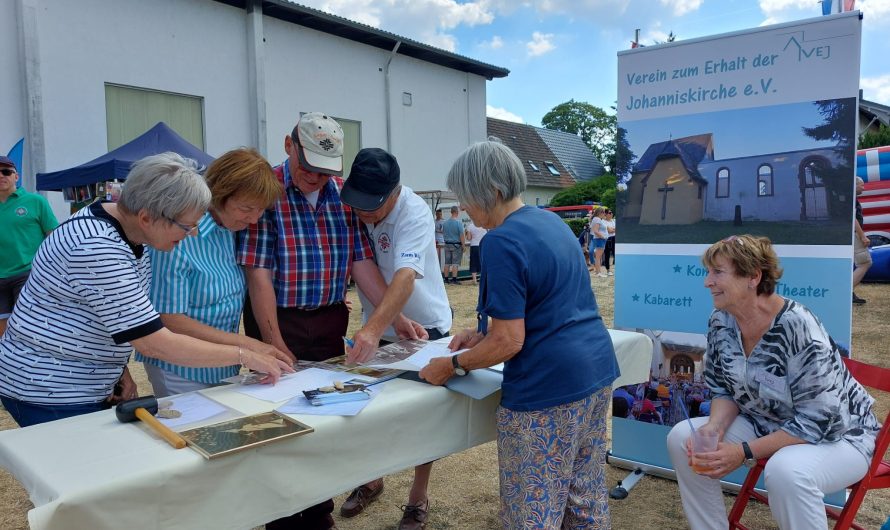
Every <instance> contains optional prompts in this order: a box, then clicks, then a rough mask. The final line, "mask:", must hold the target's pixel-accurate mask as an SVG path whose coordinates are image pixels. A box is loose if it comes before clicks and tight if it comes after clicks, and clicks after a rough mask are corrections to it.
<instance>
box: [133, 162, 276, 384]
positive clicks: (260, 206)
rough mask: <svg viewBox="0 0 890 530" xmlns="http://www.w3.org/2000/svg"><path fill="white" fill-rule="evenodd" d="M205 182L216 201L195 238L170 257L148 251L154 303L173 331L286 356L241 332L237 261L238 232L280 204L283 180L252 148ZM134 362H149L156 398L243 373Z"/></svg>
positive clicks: (211, 171) (216, 166)
mask: <svg viewBox="0 0 890 530" xmlns="http://www.w3.org/2000/svg"><path fill="white" fill-rule="evenodd" d="M205 180H206V181H207V185H208V186H209V187H210V193H211V196H212V198H211V201H210V208H209V209H208V210H207V213H205V214H204V215H203V216H202V217H201V219H200V220H199V221H198V234H197V235H196V236H195V237H191V238H187V239H185V240H184V241H182V242H181V243H180V244H179V245H177V246H176V247H175V248H174V249H173V250H171V251H169V252H163V251H158V250H154V249H152V250H150V251H149V252H150V253H151V267H152V285H151V301H152V304H154V307H155V309H156V310H157V311H158V312H159V313H160V314H161V322H163V323H164V325H165V326H166V327H167V328H168V329H170V330H171V331H175V332H176V333H183V334H185V335H189V336H192V337H195V338H198V339H203V340H207V341H210V342H216V343H218V344H228V345H231V346H241V347H242V348H247V349H250V350H253V351H256V352H261V353H266V354H269V355H275V356H279V357H281V356H283V355H284V353H282V352H280V351H279V350H277V349H276V348H275V347H273V346H272V345H270V344H264V343H263V342H260V341H258V340H256V339H252V338H250V337H247V336H245V335H240V334H238V330H239V327H240V324H241V312H242V310H243V308H244V294H245V291H246V283H245V280H244V271H243V270H242V269H241V267H239V266H238V264H237V263H235V238H234V232H237V231H239V230H244V229H245V228H247V227H248V226H249V225H251V224H254V223H256V222H257V219H259V217H260V216H261V215H262V214H263V211H264V210H265V209H267V208H269V207H270V206H272V204H273V203H274V202H275V200H276V199H278V197H279V196H280V195H281V194H282V193H283V188H282V186H281V183H280V182H278V179H277V178H276V177H275V173H274V172H273V171H272V166H270V165H269V163H268V162H267V161H266V159H265V158H263V157H262V155H260V154H259V153H258V152H257V151H256V150H254V149H247V148H242V149H235V150H233V151H229V152H228V153H225V154H224V155H222V156H220V157H219V158H217V159H216V161H214V162H213V163H212V164H210V167H209V168H207V173H206V175H205ZM282 358H283V357H282ZM136 360H137V361H142V362H143V363H145V371H146V373H147V374H148V379H149V381H151V384H152V387H153V388H154V393H155V395H156V396H158V397H166V396H169V395H173V394H181V393H183V392H190V391H193V390H200V389H202V388H206V387H208V386H212V385H218V384H220V381H221V380H222V379H225V378H227V377H231V376H233V375H236V374H237V373H238V371H239V368H240V367H239V366H238V365H237V364H235V365H232V366H217V367H205V368H197V367H192V366H183V365H181V364H174V363H171V362H168V361H165V360H163V359H160V358H153V357H146V356H144V355H141V354H140V353H139V352H137V353H136Z"/></svg>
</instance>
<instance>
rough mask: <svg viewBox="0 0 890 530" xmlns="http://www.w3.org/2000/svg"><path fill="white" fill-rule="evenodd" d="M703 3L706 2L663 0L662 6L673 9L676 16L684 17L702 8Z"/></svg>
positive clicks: (698, 0)
mask: <svg viewBox="0 0 890 530" xmlns="http://www.w3.org/2000/svg"><path fill="white" fill-rule="evenodd" d="M703 2H704V0H661V5H663V6H669V7H671V8H672V10H673V12H674V16H677V17H682V16H683V15H685V14H686V13H691V12H692V11H695V10H697V9H698V8H700V7H701V5H702V3H703Z"/></svg>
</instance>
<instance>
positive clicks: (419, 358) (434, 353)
mask: <svg viewBox="0 0 890 530" xmlns="http://www.w3.org/2000/svg"><path fill="white" fill-rule="evenodd" d="M463 351H466V350H458V351H455V352H453V351H451V350H449V349H448V342H443V341H442V340H441V339H440V340H437V341H433V342H430V343H429V344H427V345H426V346H424V347H423V348H421V349H419V350H417V352H416V353H415V354H414V355H412V356H411V357H408V358H407V359H405V360H403V361H398V362H394V363H390V364H367V365H365V366H369V367H371V368H391V369H394V370H411V371H412V372H419V371H420V369H421V368H423V367H424V366H426V365H428V364H429V362H430V359H432V358H434V357H451V356H452V355H457V354H458V353H461V352H463Z"/></svg>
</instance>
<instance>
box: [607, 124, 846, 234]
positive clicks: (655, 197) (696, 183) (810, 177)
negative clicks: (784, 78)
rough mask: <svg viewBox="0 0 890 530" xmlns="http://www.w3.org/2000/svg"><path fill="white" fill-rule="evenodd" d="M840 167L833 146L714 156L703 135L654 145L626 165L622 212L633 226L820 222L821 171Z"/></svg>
mask: <svg viewBox="0 0 890 530" xmlns="http://www.w3.org/2000/svg"><path fill="white" fill-rule="evenodd" d="M844 164H845V162H844V160H843V157H842V156H841V153H840V152H839V151H838V150H837V149H834V148H817V149H806V150H799V151H786V152H781V153H769V154H762V155H752V156H746V157H738V158H728V159H715V157H714V142H713V138H712V135H711V134H710V133H706V134H699V135H695V136H687V137H685V138H678V139H675V140H668V141H665V142H659V143H656V144H652V145H650V146H649V148H648V149H646V152H645V153H644V154H643V156H642V157H640V160H639V162H637V163H636V164H635V165H634V168H633V171H632V173H631V180H630V182H629V183H628V200H627V207H626V208H625V213H624V215H623V216H622V217H624V218H629V219H639V223H640V224H641V225H649V224H655V225H658V224H661V225H683V224H693V223H696V222H698V221H701V220H706V221H732V220H734V219H735V218H736V216H738V217H739V219H741V220H744V221H824V220H827V219H829V218H830V217H831V213H832V211H831V210H832V201H831V199H830V193H829V190H828V188H827V187H826V183H825V181H824V180H823V176H824V175H825V173H826V172H827V171H828V170H831V169H837V168H840V167H843V165H844ZM840 199H843V197H840V198H839V200H840Z"/></svg>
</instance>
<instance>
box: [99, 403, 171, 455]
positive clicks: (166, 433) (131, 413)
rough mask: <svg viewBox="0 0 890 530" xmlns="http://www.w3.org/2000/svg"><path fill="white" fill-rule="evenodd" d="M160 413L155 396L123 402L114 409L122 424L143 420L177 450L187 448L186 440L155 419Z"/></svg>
mask: <svg viewBox="0 0 890 530" xmlns="http://www.w3.org/2000/svg"><path fill="white" fill-rule="evenodd" d="M157 413H158V400H157V399H155V397H154V396H145V397H140V398H136V399H131V400H128V401H121V402H120V403H118V404H117V407H115V409H114V414H115V415H116V416H117V419H118V420H119V421H120V422H121V423H130V422H131V421H137V420H142V423H144V424H146V425H148V426H149V427H151V428H152V429H154V431H155V432H156V433H158V434H159V435H160V436H161V437H162V438H163V439H164V440H167V443H169V444H170V445H172V446H173V447H174V448H175V449H182V448H183V447H185V439H183V437H182V436H179V435H178V434H176V433H175V432H173V431H171V430H170V428H169V427H167V426H166V425H164V424H163V423H161V422H159V421H158V420H157V419H156V418H155V414H157Z"/></svg>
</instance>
